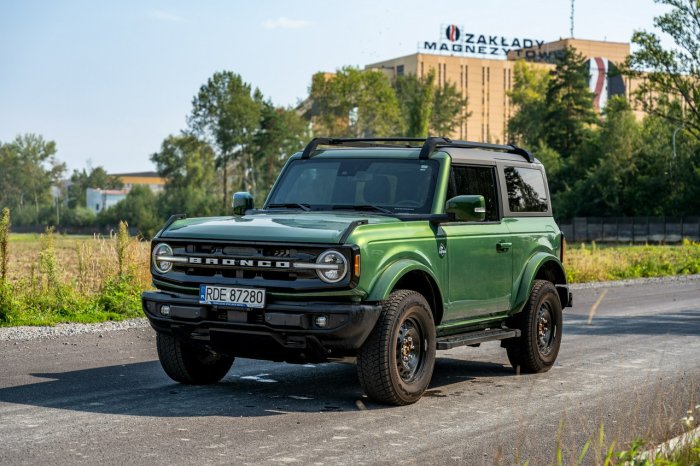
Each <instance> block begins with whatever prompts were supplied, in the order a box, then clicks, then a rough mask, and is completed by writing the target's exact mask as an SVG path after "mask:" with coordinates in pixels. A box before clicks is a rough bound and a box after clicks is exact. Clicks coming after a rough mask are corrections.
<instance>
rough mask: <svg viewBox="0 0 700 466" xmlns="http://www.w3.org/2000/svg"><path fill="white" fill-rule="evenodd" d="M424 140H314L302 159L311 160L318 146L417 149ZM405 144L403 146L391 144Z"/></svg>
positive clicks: (305, 150) (302, 155) (306, 148)
mask: <svg viewBox="0 0 700 466" xmlns="http://www.w3.org/2000/svg"><path fill="white" fill-rule="evenodd" d="M423 141H425V139H423V138H313V139H312V140H311V141H310V142H309V143H308V144H307V145H306V147H305V148H304V152H302V154H301V158H302V159H308V158H311V156H312V154H313V152H314V151H315V150H316V149H317V147H318V146H346V147H416V145H415V144H409V143H412V142H413V143H416V142H421V143H422V142H423ZM391 143H403V144H391Z"/></svg>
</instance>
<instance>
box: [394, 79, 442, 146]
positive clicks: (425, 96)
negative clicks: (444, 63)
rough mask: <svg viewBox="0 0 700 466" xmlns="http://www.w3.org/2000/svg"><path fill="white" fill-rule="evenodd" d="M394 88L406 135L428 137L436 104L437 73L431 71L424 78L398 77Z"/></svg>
mask: <svg viewBox="0 0 700 466" xmlns="http://www.w3.org/2000/svg"><path fill="white" fill-rule="evenodd" d="M393 86H394V91H395V92H396V98H397V100H398V102H399V107H400V108H401V114H402V116H403V120H404V125H405V128H406V129H405V133H404V134H405V135H406V136H407V137H410V138H425V137H428V133H429V131H430V122H431V119H432V113H433V109H434V103H435V72H434V71H433V70H431V71H430V72H429V73H428V75H427V76H425V77H423V78H419V77H418V76H416V75H415V74H405V75H401V76H397V77H396V78H395V79H394V83H393Z"/></svg>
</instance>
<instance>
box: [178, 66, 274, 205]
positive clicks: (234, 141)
mask: <svg viewBox="0 0 700 466" xmlns="http://www.w3.org/2000/svg"><path fill="white" fill-rule="evenodd" d="M261 109H262V95H261V94H260V92H259V91H258V90H257V89H256V90H255V92H253V90H252V88H251V86H250V85H249V84H247V83H245V82H243V79H242V78H241V77H240V76H239V75H237V74H235V73H233V72H231V71H221V72H217V73H214V75H212V77H211V78H209V79H208V80H207V83H206V84H205V85H203V86H202V87H201V88H200V89H199V92H198V93H197V95H196V96H195V97H194V99H193V101H192V113H191V114H190V116H189V117H188V120H187V121H188V125H189V127H190V131H191V132H192V133H193V134H194V135H196V136H198V137H199V138H200V139H202V140H204V141H206V142H207V143H209V144H210V145H211V146H212V147H214V148H216V152H217V153H216V161H217V167H218V168H219V169H220V170H221V171H222V178H223V208H226V207H227V206H228V205H229V195H228V185H229V168H230V167H229V164H230V163H231V162H234V165H235V166H234V167H233V168H235V169H236V170H237V172H238V176H242V177H244V178H246V179H247V180H249V184H250V185H251V188H253V189H254V188H255V186H254V184H255V166H254V163H253V155H252V151H250V145H251V143H252V141H253V138H254V136H255V133H256V131H257V130H258V128H259V125H260V113H261Z"/></svg>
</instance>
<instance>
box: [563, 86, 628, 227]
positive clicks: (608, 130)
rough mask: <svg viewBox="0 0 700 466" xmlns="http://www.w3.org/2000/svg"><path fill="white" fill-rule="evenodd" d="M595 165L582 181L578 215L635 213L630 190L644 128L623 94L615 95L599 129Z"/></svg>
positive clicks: (609, 103)
mask: <svg viewBox="0 0 700 466" xmlns="http://www.w3.org/2000/svg"><path fill="white" fill-rule="evenodd" d="M596 142H597V144H595V145H594V147H595V149H596V152H597V160H596V162H595V165H594V166H593V167H592V168H591V169H590V170H589V172H588V176H587V177H586V178H585V179H584V181H583V182H582V183H581V189H579V201H580V202H581V204H580V206H579V210H578V212H577V214H578V215H589V216H600V214H601V213H604V214H605V215H635V214H636V213H637V212H636V210H637V209H636V206H635V204H634V203H633V202H631V199H630V197H631V196H630V194H631V193H632V191H633V190H634V185H635V183H636V176H637V161H638V154H639V150H640V146H641V128H640V125H639V123H637V120H636V119H635V117H634V113H632V109H631V108H630V106H629V103H628V102H627V100H626V99H624V98H623V97H613V98H611V99H610V100H608V103H607V105H606V107H605V119H604V120H603V122H602V123H601V127H600V130H599V131H598V132H597V141H596Z"/></svg>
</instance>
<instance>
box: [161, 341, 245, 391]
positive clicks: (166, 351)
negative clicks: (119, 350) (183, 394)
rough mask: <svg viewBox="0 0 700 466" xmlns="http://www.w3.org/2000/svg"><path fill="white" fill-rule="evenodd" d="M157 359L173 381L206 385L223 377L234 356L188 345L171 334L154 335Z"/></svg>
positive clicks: (229, 367)
mask: <svg viewBox="0 0 700 466" xmlns="http://www.w3.org/2000/svg"><path fill="white" fill-rule="evenodd" d="M156 343H157V347H158V359H159V360H160V365H161V366H163V370H164V371H165V373H166V374H168V376H169V377H170V378H171V379H173V380H174V381H176V382H180V383H185V384H190V385H208V384H213V383H216V382H218V381H219V380H221V379H223V378H224V376H225V375H226V373H227V372H228V371H229V369H231V365H232V364H233V360H234V357H233V356H226V355H223V354H219V353H214V352H213V351H209V350H207V349H205V348H199V347H195V346H191V345H188V344H187V343H185V342H183V341H180V340H178V339H177V338H175V337H173V336H172V335H167V334H164V333H158V334H157V335H156Z"/></svg>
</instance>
